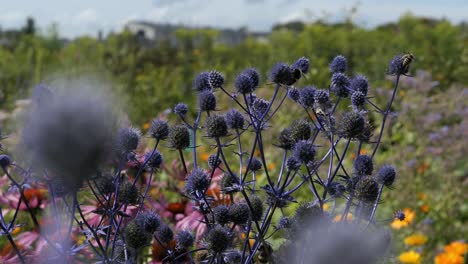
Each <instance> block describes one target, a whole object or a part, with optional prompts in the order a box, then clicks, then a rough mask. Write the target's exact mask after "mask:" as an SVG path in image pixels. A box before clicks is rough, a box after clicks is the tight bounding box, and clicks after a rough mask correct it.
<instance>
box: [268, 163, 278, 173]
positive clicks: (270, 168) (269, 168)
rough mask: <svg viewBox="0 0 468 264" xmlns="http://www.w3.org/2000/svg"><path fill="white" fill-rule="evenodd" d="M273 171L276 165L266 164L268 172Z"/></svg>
mask: <svg viewBox="0 0 468 264" xmlns="http://www.w3.org/2000/svg"><path fill="white" fill-rule="evenodd" d="M274 169H276V164H275V163H274V162H272V163H269V164H268V170H269V171H272V170H274Z"/></svg>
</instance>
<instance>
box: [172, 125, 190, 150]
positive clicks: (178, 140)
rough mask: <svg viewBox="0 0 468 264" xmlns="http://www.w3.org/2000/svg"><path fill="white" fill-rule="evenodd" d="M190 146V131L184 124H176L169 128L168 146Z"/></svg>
mask: <svg viewBox="0 0 468 264" xmlns="http://www.w3.org/2000/svg"><path fill="white" fill-rule="evenodd" d="M188 146H190V132H189V129H188V128H187V126H185V125H176V126H173V127H171V128H170V129H169V147H171V148H174V149H177V150H182V149H185V148H187V147H188Z"/></svg>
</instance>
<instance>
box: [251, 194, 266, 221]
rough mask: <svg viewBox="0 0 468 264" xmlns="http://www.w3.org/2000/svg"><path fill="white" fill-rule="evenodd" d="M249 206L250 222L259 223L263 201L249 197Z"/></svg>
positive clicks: (254, 196) (253, 196) (256, 197)
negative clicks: (250, 208) (250, 206)
mask: <svg viewBox="0 0 468 264" xmlns="http://www.w3.org/2000/svg"><path fill="white" fill-rule="evenodd" d="M249 200H250V204H251V205H252V211H251V216H252V220H254V221H260V220H261V219H262V217H263V200H262V199H260V197H258V196H256V195H252V196H250V197H249Z"/></svg>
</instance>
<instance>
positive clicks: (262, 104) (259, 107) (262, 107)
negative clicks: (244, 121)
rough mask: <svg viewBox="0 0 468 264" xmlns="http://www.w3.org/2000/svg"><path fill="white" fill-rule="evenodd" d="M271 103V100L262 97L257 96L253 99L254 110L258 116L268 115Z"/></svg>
mask: <svg viewBox="0 0 468 264" xmlns="http://www.w3.org/2000/svg"><path fill="white" fill-rule="evenodd" d="M269 105H270V102H268V101H267V100H264V99H262V98H257V99H255V100H254V101H253V110H254V112H255V114H256V115H257V117H259V118H260V117H262V116H265V115H266V112H267V110H268V106H269Z"/></svg>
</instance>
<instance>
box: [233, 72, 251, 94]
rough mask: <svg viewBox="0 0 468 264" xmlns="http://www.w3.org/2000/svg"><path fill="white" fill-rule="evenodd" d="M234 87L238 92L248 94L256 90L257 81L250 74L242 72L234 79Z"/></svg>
mask: <svg viewBox="0 0 468 264" xmlns="http://www.w3.org/2000/svg"><path fill="white" fill-rule="evenodd" d="M234 88H236V91H237V92H238V93H241V94H248V93H251V92H253V91H254V90H255V82H254V80H252V78H251V77H250V76H249V75H247V74H245V73H241V74H239V75H237V77H236V79H234Z"/></svg>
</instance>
